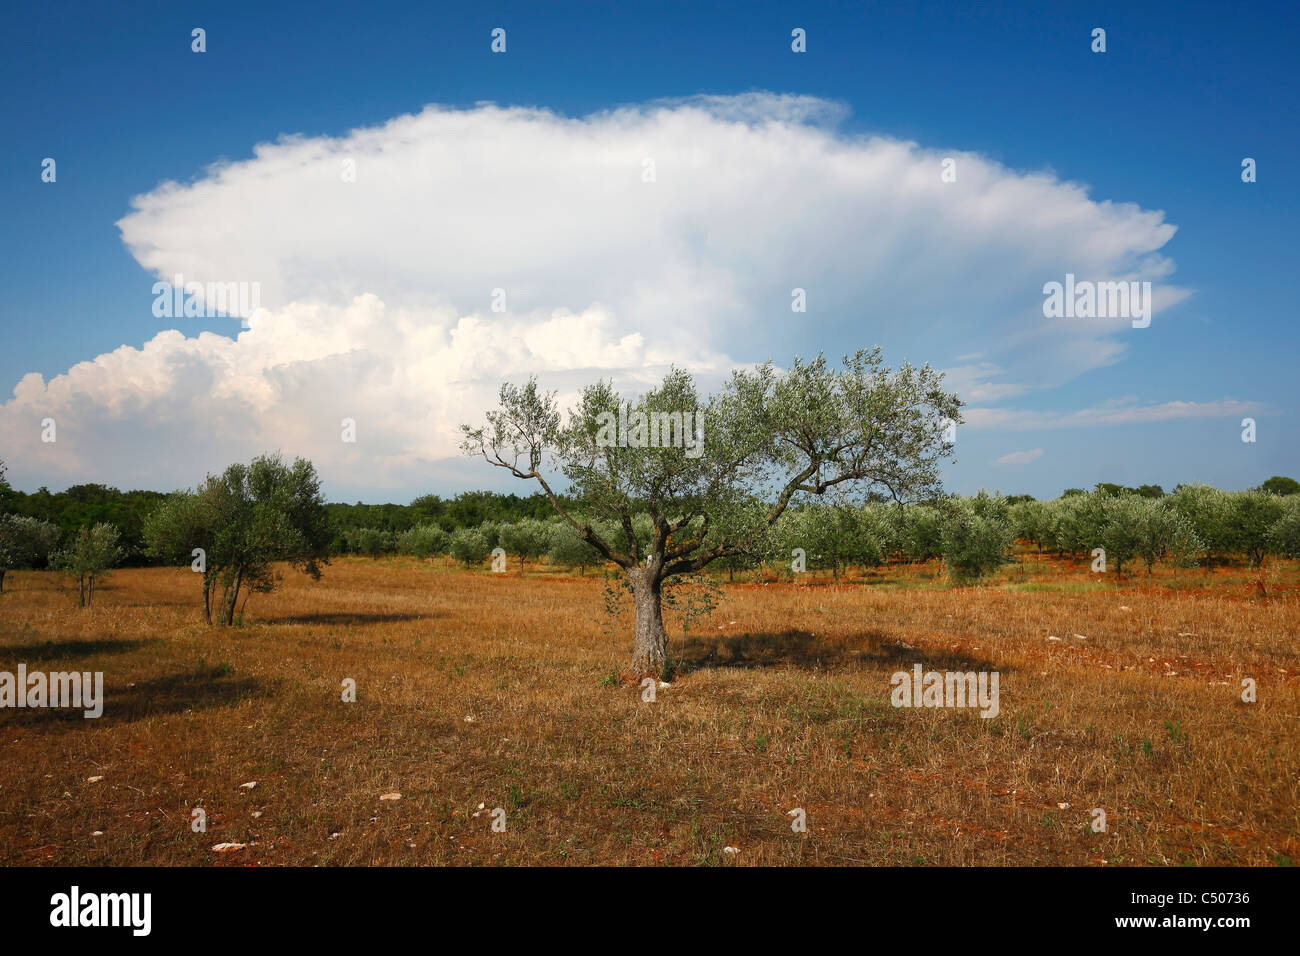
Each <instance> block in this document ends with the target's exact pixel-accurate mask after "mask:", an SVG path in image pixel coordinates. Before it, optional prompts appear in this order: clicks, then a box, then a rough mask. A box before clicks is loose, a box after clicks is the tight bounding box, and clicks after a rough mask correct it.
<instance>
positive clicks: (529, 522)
mask: <svg viewBox="0 0 1300 956" xmlns="http://www.w3.org/2000/svg"><path fill="white" fill-rule="evenodd" d="M550 543H551V528H550V526H549V525H548V524H547V523H546V522H545V521H538V520H537V519H536V518H521V519H520V520H518V521H516V522H514V523H513V524H505V525H502V526H501V547H503V548H504V549H505V551H506V554H514V555H518V556H519V571H520V573H523V570H524V565H525V564H527V563H528V559H529V558H540V557H541V556H542V555H544V554H545V553H546V551H547V549H548V548H549V546H550Z"/></svg>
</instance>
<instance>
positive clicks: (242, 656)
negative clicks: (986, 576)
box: [0, 558, 1300, 865]
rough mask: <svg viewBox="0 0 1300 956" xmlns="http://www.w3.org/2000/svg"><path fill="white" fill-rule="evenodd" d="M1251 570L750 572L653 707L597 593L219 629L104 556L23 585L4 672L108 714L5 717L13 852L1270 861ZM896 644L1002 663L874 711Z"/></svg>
mask: <svg viewBox="0 0 1300 956" xmlns="http://www.w3.org/2000/svg"><path fill="white" fill-rule="evenodd" d="M1270 575H1271V576H1270V578H1269V580H1268V582H1267V585H1268V586H1267V587H1266V589H1265V594H1266V595H1267V596H1266V597H1265V596H1261V595H1260V593H1259V588H1258V587H1257V586H1255V585H1254V584H1252V581H1253V578H1252V577H1251V576H1250V575H1247V574H1237V575H1236V577H1233V576H1232V575H1231V574H1230V573H1228V574H1225V575H1223V576H1222V577H1221V578H1213V577H1206V576H1205V575H1201V576H1200V578H1190V577H1188V576H1187V575H1186V574H1184V575H1183V576H1182V577H1181V578H1178V577H1175V576H1172V575H1164V576H1162V577H1161V578H1158V579H1153V580H1152V581H1151V582H1148V581H1147V579H1146V578H1145V576H1143V575H1134V576H1133V577H1132V578H1131V579H1130V580H1128V581H1126V582H1125V583H1124V584H1122V585H1121V586H1118V587H1117V586H1115V585H1114V584H1113V583H1112V584H1107V585H1097V584H1096V583H1095V582H1094V581H1092V580H1091V579H1090V577H1089V575H1088V574H1087V573H1086V569H1084V570H1083V571H1080V570H1078V569H1072V568H1065V567H1062V566H1060V565H1059V564H1057V563H1053V562H1046V561H1045V562H1042V563H1036V562H1035V561H1034V559H1032V558H1031V559H1028V560H1027V561H1026V562H1025V563H1024V564H1022V565H1021V567H1019V568H1016V569H1012V570H1010V571H1009V572H1007V573H1004V574H1003V575H1001V576H1000V577H999V578H998V579H997V580H996V581H995V582H994V583H993V584H992V585H989V586H985V587H971V588H949V587H947V586H940V585H939V583H938V582H936V581H934V580H932V579H931V578H932V577H933V571H932V570H931V571H925V570H922V571H915V570H913V571H890V572H888V573H883V574H875V573H873V574H869V575H865V576H861V577H857V578H854V579H853V580H851V581H848V582H844V583H841V584H840V585H839V586H831V585H830V584H829V583H827V582H818V583H816V584H813V585H811V586H810V585H808V584H804V585H800V586H795V585H792V584H789V583H783V582H771V583H768V584H766V585H754V584H740V583H737V584H735V585H733V586H729V587H727V588H726V598H725V603H724V604H723V605H722V606H721V607H720V608H719V609H718V611H717V612H716V613H714V614H713V615H712V617H711V618H710V619H708V620H707V621H706V622H704V623H701V624H700V625H699V626H698V627H697V628H695V631H696V633H695V634H694V635H692V636H691V638H690V639H688V640H685V641H683V640H682V639H681V634H680V627H678V628H676V629H675V630H674V649H673V653H674V656H675V658H677V659H678V660H679V661H680V663H681V672H680V673H679V674H678V675H677V677H676V678H675V679H674V681H673V683H672V686H671V687H669V688H666V689H664V690H661V691H659V693H658V695H657V700H656V702H655V703H652V704H651V703H643V702H642V701H641V695H640V692H639V690H638V689H637V688H634V687H632V686H628V685H626V684H616V683H610V682H604V683H603V682H602V681H603V679H604V678H606V677H607V675H609V674H610V673H611V671H613V670H614V669H615V667H616V664H618V663H621V662H622V659H623V657H624V656H625V655H626V650H625V648H624V647H622V646H620V647H619V649H618V654H617V657H613V656H612V652H611V647H610V642H609V637H608V635H607V634H606V633H605V632H604V631H603V630H602V628H601V626H600V624H599V623H598V622H597V616H598V613H599V606H600V593H601V585H600V582H599V579H598V578H593V577H587V578H580V577H576V576H569V575H561V574H552V573H548V572H546V571H545V570H544V569H537V570H532V569H530V573H529V574H528V575H527V576H523V577H520V576H519V575H518V574H514V573H510V574H504V575H494V574H490V573H485V572H478V571H475V572H465V571H459V570H456V569H454V568H452V567H451V566H450V565H449V564H429V563H419V562H415V561H413V560H407V559H393V560H387V561H378V562H375V561H369V560H362V559H341V560H337V561H336V562H335V563H334V564H333V565H331V566H330V567H329V568H327V569H326V573H325V576H324V578H323V579H322V580H321V581H320V582H319V583H313V582H312V581H310V580H309V579H306V578H303V577H301V576H298V575H293V574H289V575H287V576H286V579H285V584H284V587H283V588H282V589H281V590H280V591H278V592H276V593H274V594H272V595H269V596H264V595H256V596H254V598H253V599H252V601H251V602H250V603H249V606H248V615H247V618H248V619H247V622H246V624H245V626H243V627H238V628H231V629H221V628H209V627H206V626H204V625H203V624H202V623H201V621H200V617H199V609H198V606H197V599H198V596H199V595H198V586H197V584H196V583H195V580H194V577H193V575H192V574H191V573H190V572H189V571H188V570H181V569H134V570H123V571H118V572H116V573H115V574H114V575H113V577H112V578H111V580H110V581H109V583H108V586H107V587H106V588H105V589H104V590H103V591H102V592H100V594H99V596H98V598H97V604H96V606H95V607H94V608H92V609H89V610H86V611H78V610H76V609H75V608H74V607H73V601H72V599H71V597H70V596H69V593H68V591H67V590H66V587H65V586H64V585H63V584H62V583H61V582H60V580H59V579H58V578H57V577H55V576H54V575H52V574H45V573H17V574H11V575H10V576H9V579H8V580H7V581H6V585H7V587H6V593H5V594H4V595H2V596H0V670H10V671H12V670H14V669H15V668H16V666H17V664H18V663H19V662H24V663H26V664H27V666H28V668H29V669H39V670H47V671H52V670H71V669H76V670H90V671H103V672H104V675H105V684H106V697H107V703H106V710H105V713H104V716H103V717H102V718H100V719H99V720H85V719H83V718H82V717H81V715H80V712H75V713H69V712H67V711H58V710H44V711H33V710H22V711H18V710H5V711H0V740H2V741H3V753H4V759H3V763H2V765H0V862H3V863H5V864H11V865H12V864H52V863H57V864H116V865H123V864H199V865H206V864H218V865H277V864H316V863H321V864H516V863H530V864H554V863H567V864H590V863H600V864H606V863H618V864H648V863H666V864H700V863H726V864H728V865H754V864H855V863H862V864H873V865H890V864H914V863H915V864H957V865H997V864H1082V865H1088V864H1097V865H1100V864H1103V863H1104V864H1109V865H1123V864H1155V865H1164V864H1179V863H1195V864H1241V865H1274V864H1276V863H1279V862H1283V863H1284V862H1287V861H1288V860H1290V859H1294V858H1295V857H1296V850H1297V834H1298V833H1300V827H1298V826H1297V824H1298V822H1300V809H1298V807H1300V793H1298V789H1300V788H1298V785H1297V777H1296V771H1297V740H1298V739H1300V732H1298V730H1297V727H1298V726H1300V724H1298V723H1297V715H1298V714H1300V686H1298V685H1297V681H1296V676H1297V673H1300V660H1298V654H1297V634H1298V633H1300V601H1298V600H1297V597H1296V592H1295V589H1294V587H1293V586H1290V587H1288V586H1287V582H1291V584H1292V585H1293V584H1294V581H1295V575H1296V571H1295V568H1294V565H1292V566H1289V567H1286V568H1279V569H1275V570H1274V571H1272V572H1270ZM738 581H739V579H738ZM624 633H626V632H624ZM1049 635H1055V636H1057V637H1059V638H1061V640H1059V641H1050V640H1049V639H1048V638H1049ZM1074 635H1082V636H1083V637H1085V638H1086V640H1084V639H1080V638H1077V637H1075V636H1074ZM915 662H921V663H923V664H924V665H925V667H926V669H927V670H931V669H933V670H956V669H960V670H997V671H998V672H999V673H1000V675H1001V686H1000V689H1001V713H1000V714H999V716H998V717H997V718H996V719H992V720H984V719H981V718H980V717H979V716H978V715H977V713H976V712H974V711H960V710H911V709H895V708H893V707H891V706H890V704H889V690H890V688H889V677H890V675H891V674H892V673H893V672H895V671H897V670H910V668H911V666H912V664H913V663H915ZM1243 677H1252V678H1254V679H1255V680H1256V681H1257V682H1258V688H1259V689H1258V702H1257V703H1254V704H1246V703H1243V702H1242V701H1241V699H1240V696H1241V688H1240V683H1241V679H1242V678H1243ZM345 678H353V679H355V681H356V683H357V692H358V698H359V699H358V701H357V702H356V703H343V702H342V700H341V682H342V681H343V680H344V679H345ZM91 776H102V778H103V779H102V780H100V781H99V782H96V783H90V782H88V778H89V777H91ZM249 781H256V782H257V786H256V787H255V788H253V789H251V790H249V789H243V788H241V786H240V785H241V784H243V783H246V782H249ZM390 792H399V793H400V794H401V795H402V796H401V799H400V800H388V801H381V800H380V796H381V795H382V794H386V793H390ZM480 804H482V805H483V807H484V810H483V811H482V812H480V811H479V810H478V808H479V805H480ZM195 806H201V807H203V808H204V809H205V810H206V813H207V815H208V828H207V832H206V833H194V832H192V831H191V828H190V826H189V823H190V812H191V808H193V807H195ZM496 807H501V808H503V809H504V810H505V811H506V830H505V832H504V833H495V832H492V829H491V817H490V812H491V810H492V809H493V808H496ZM1094 807H1101V808H1103V809H1104V810H1105V811H1106V814H1107V831H1106V832H1105V833H1093V832H1092V831H1091V828H1090V823H1091V820H1092V817H1091V814H1090V811H1091V809H1092V808H1094ZM793 808H803V809H804V810H805V811H806V812H807V816H808V832H807V833H806V834H797V833H794V832H792V830H791V826H790V823H791V817H789V816H788V815H787V813H788V811H790V810H791V809H793ZM255 814H256V815H255ZM476 814H477V815H476ZM95 831H102V835H100V836H93V835H92V834H93V833H94V832H95ZM220 842H237V843H245V844H247V846H246V847H245V848H244V849H242V850H236V851H233V852H229V853H215V852H213V850H212V847H213V845H215V844H217V843H220ZM729 846H730V847H735V848H737V849H738V850H739V853H736V854H728V853H724V848H725V847H729Z"/></svg>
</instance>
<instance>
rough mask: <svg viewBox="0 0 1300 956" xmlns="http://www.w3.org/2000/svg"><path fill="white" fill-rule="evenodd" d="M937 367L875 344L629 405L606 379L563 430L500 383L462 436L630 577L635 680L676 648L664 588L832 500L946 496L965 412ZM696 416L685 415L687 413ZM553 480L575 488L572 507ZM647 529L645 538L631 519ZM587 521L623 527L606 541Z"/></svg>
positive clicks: (517, 390)
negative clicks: (954, 432) (888, 353)
mask: <svg viewBox="0 0 1300 956" xmlns="http://www.w3.org/2000/svg"><path fill="white" fill-rule="evenodd" d="M941 384H942V375H941V374H940V373H938V372H935V371H933V370H932V369H930V367H929V366H928V365H927V366H922V367H921V368H919V369H918V368H914V367H912V366H910V365H907V364H904V365H902V366H901V367H900V368H899V369H898V370H897V371H894V370H891V369H889V368H888V367H886V366H885V365H884V363H883V361H882V359H881V356H880V351H879V349H873V350H870V351H867V350H860V351H858V352H857V353H855V354H854V355H850V356H846V357H845V358H844V362H843V366H842V368H836V367H834V366H832V365H830V364H828V363H827V362H826V360H825V359H824V358H823V357H822V356H818V357H817V358H816V359H814V360H811V361H802V360H800V359H796V360H795V361H794V362H793V364H792V366H791V367H790V368H789V369H788V370H785V371H783V372H782V371H778V370H777V369H776V368H774V367H773V365H772V364H771V363H770V362H768V363H764V364H763V365H760V366H757V367H755V368H752V369H745V370H738V371H735V372H733V373H732V375H731V377H730V378H729V379H728V380H727V382H726V383H725V385H724V386H723V388H722V389H721V390H720V391H719V392H717V393H716V394H713V395H711V396H701V395H700V394H699V393H698V392H697V390H696V386H695V382H694V379H693V378H692V377H691V375H690V374H689V373H687V372H685V371H683V370H680V369H676V368H674V369H672V370H670V371H669V372H668V373H667V374H666V375H665V376H664V379H663V381H662V383H661V384H660V385H658V386H657V387H655V388H652V389H650V390H649V391H647V392H646V393H645V394H643V395H641V396H640V397H639V398H638V399H637V400H636V401H635V402H632V403H627V404H624V403H623V400H622V398H621V396H620V395H619V393H618V392H616V391H615V390H614V387H613V384H612V383H609V382H597V383H595V384H591V385H588V386H587V387H585V388H584V389H583V390H582V393H581V395H580V397H579V398H578V399H577V401H576V403H575V405H574V407H573V408H571V409H570V411H569V413H568V417H567V421H565V420H563V416H562V414H561V411H560V409H559V407H558V406H557V404H556V401H555V393H553V392H551V393H544V392H542V391H541V390H540V389H539V388H538V385H537V381H536V379H530V380H529V381H528V382H527V383H526V384H525V385H522V386H520V385H515V384H511V383H506V384H504V385H502V386H501V390H500V396H499V400H500V404H499V407H498V408H497V409H495V410H493V411H490V412H488V413H487V416H486V418H487V422H486V424H485V425H482V426H478V427H472V426H470V425H465V426H463V432H464V441H463V443H462V448H463V450H464V451H465V452H466V453H467V454H471V455H481V456H482V457H483V458H484V459H485V460H486V461H487V462H489V463H490V464H492V465H493V466H495V467H499V468H503V469H506V470H507V471H508V472H510V474H512V475H513V476H514V477H516V478H520V479H524V480H528V481H535V482H537V483H538V485H539V486H540V488H541V490H542V491H543V492H544V493H545V494H546V496H547V498H548V499H549V500H550V502H551V505H552V507H553V508H554V509H555V511H556V513H557V514H558V515H559V516H560V517H561V518H562V519H563V520H565V521H567V522H568V523H569V524H571V525H572V526H574V528H575V529H576V530H578V531H579V533H580V534H581V535H582V537H583V540H585V541H587V542H588V543H589V544H591V545H592V546H593V547H594V548H595V549H596V550H597V551H598V552H599V553H600V554H601V556H602V557H603V558H604V560H605V561H607V562H610V563H612V564H615V565H617V566H618V567H619V568H621V569H622V571H623V574H624V576H625V580H626V582H627V583H628V585H629V587H630V588H631V591H632V597H633V604H634V609H635V624H634V630H633V648H632V660H631V671H632V672H633V674H635V675H636V676H642V675H658V674H660V673H661V672H662V670H663V666H664V660H665V654H666V648H667V642H668V638H667V634H666V633H665V631H664V625H663V611H662V599H663V588H664V582H665V581H667V580H668V579H669V578H671V577H674V576H676V575H682V574H693V573H695V572H698V571H701V570H703V569H704V568H706V567H708V566H709V565H710V564H712V563H713V562H715V561H719V560H722V559H726V558H729V557H736V556H743V555H752V554H757V553H760V552H761V549H762V548H763V547H764V545H765V542H766V541H767V538H768V536H767V531H768V530H769V529H770V528H771V526H772V525H773V524H774V523H775V522H776V521H777V520H778V519H779V518H780V517H781V515H782V514H784V513H785V511H786V509H787V508H789V507H791V505H792V504H793V505H797V504H799V503H801V502H805V501H808V500H810V499H812V498H817V497H820V496H824V495H826V494H827V493H828V492H831V493H846V492H849V491H861V492H864V493H865V492H868V491H870V490H873V489H874V490H879V491H882V492H888V493H889V495H891V496H892V497H894V498H895V499H900V500H901V499H915V498H918V497H923V496H930V495H933V494H936V493H937V492H938V490H939V462H940V461H941V459H942V458H943V457H945V456H947V455H950V454H951V451H952V446H951V445H950V444H948V443H947V442H945V441H944V431H945V429H946V427H947V425H948V423H949V422H950V421H958V420H959V416H960V409H961V402H960V401H959V400H958V399H957V397H956V396H955V395H953V394H950V393H948V392H945V391H944V390H943V389H942V387H941ZM688 416H689V417H688ZM557 472H558V476H559V477H562V478H563V479H564V480H566V481H567V482H568V488H567V495H568V497H569V499H571V500H572V501H573V502H574V504H569V503H568V502H567V501H565V502H562V501H561V500H560V498H559V495H558V492H557V489H556V486H557V485H558V478H557ZM642 512H643V513H645V514H646V515H647V516H648V517H649V519H650V525H651V528H650V530H651V534H650V536H649V539H648V540H647V541H642V540H641V539H640V537H639V536H638V535H637V533H636V531H635V529H634V525H633V518H634V516H635V515H636V514H638V513H642ZM578 514H582V515H590V516H593V517H596V518H605V519H608V520H612V521H614V522H615V524H616V526H617V531H616V533H614V534H607V533H601V532H599V531H598V530H597V529H596V527H595V525H594V523H593V522H592V521H591V520H589V519H580V518H578V517H577V515H578Z"/></svg>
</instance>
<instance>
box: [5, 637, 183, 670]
mask: <svg viewBox="0 0 1300 956" xmlns="http://www.w3.org/2000/svg"><path fill="white" fill-rule="evenodd" d="M161 643H162V641H160V640H157V639H156V638H155V639H153V640H145V641H119V640H107V641H41V642H39V643H36V644H0V661H3V662H5V663H8V662H10V661H12V662H13V663H14V664H18V663H24V664H27V665H28V666H29V668H30V665H31V663H32V661H68V660H74V659H75V658H78V657H91V656H92V655H95V654H124V653H126V652H127V651H134V650H136V649H137V648H140V647H147V646H148V645H150V644H161Z"/></svg>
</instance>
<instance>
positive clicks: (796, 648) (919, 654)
mask: <svg viewBox="0 0 1300 956" xmlns="http://www.w3.org/2000/svg"><path fill="white" fill-rule="evenodd" d="M675 659H676V662H677V663H678V664H680V665H681V666H682V668H683V669H684V670H686V671H695V670H703V669H705V668H709V667H740V668H758V667H807V668H813V667H871V668H875V667H894V668H910V667H911V666H912V665H913V664H920V665H922V666H923V667H924V668H925V669H926V670H945V671H948V670H951V671H993V670H1001V671H1009V670H1011V669H1012V668H1009V667H1007V666H1005V665H998V666H995V665H994V664H993V663H992V662H991V661H989V660H986V659H984V658H979V657H971V656H970V655H968V654H959V653H957V652H955V651H933V650H931V651H926V650H922V649H921V648H916V647H909V646H907V645H905V644H903V643H901V642H899V641H897V640H895V639H894V638H891V637H887V636H885V635H883V634H881V633H879V632H877V631H863V632H861V633H858V634H851V635H849V636H847V637H845V638H841V639H838V640H835V641H828V640H827V639H826V638H825V637H818V636H816V635H813V634H809V633H808V632H807V631H795V630H786V631H777V632H772V633H760V634H729V635H718V636H717V637H713V636H704V635H699V636H695V637H691V638H689V639H687V640H686V641H685V642H684V643H683V644H682V645H680V650H679V651H678V652H677V654H676V655H675Z"/></svg>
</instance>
